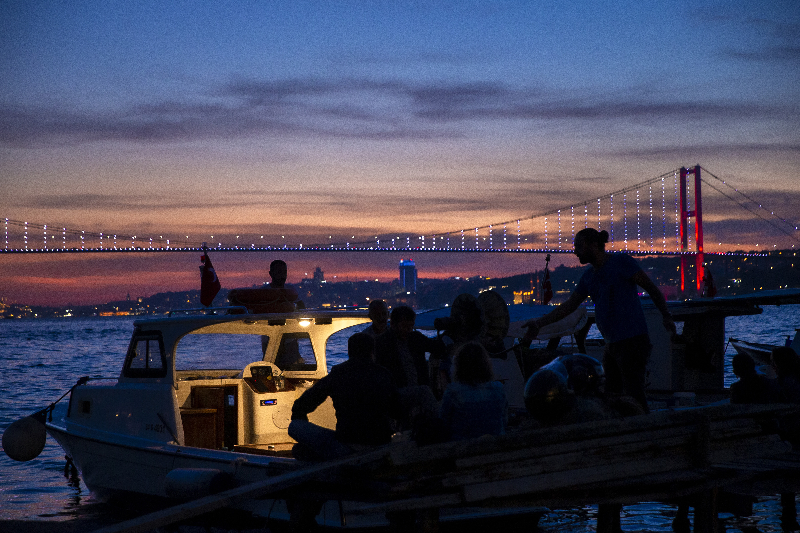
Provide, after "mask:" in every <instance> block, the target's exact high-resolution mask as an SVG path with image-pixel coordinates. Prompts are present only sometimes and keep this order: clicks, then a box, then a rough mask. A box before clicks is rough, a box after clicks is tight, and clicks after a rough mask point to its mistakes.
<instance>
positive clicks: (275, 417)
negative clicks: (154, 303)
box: [66, 311, 369, 455]
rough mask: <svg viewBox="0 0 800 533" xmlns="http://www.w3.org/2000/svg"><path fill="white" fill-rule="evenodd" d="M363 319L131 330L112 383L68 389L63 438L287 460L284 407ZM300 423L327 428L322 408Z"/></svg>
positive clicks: (182, 318)
mask: <svg viewBox="0 0 800 533" xmlns="http://www.w3.org/2000/svg"><path fill="white" fill-rule="evenodd" d="M366 322H369V319H368V318H367V316H366V313H341V312H326V311H304V312H294V313H286V314H269V315H249V314H247V315H242V314H239V315H191V314H186V315H178V316H170V317H161V318H147V319H141V320H137V321H136V322H135V323H134V332H133V337H132V339H131V342H130V345H129V347H128V351H127V355H126V357H125V361H124V364H123V368H122V372H121V374H120V377H119V380H118V382H116V383H114V384H109V383H108V382H106V383H95V382H90V384H89V385H87V386H81V387H76V388H75V389H74V390H73V393H72V397H71V402H70V409H69V415H68V417H67V419H66V423H67V424H68V426H70V427H69V429H70V431H74V432H77V433H81V432H92V431H102V432H104V433H115V434H119V435H126V436H128V437H136V438H139V439H145V440H153V441H157V442H162V443H171V444H178V445H185V446H192V447H198V448H208V449H215V450H219V449H227V450H233V451H243V452H249V453H260V454H265V455H289V454H290V450H291V446H292V444H293V441H292V439H291V438H289V436H288V433H287V429H288V427H289V422H290V420H291V409H292V404H293V403H294V400H295V399H296V398H297V397H299V396H300V395H301V394H302V393H303V392H304V391H305V390H306V389H308V388H309V387H310V386H311V385H312V384H313V383H314V382H316V381H317V380H319V379H320V378H322V377H324V376H325V375H326V374H327V373H328V372H327V358H326V347H327V346H326V345H327V342H328V340H329V338H330V336H331V335H333V334H334V333H336V332H337V331H339V330H342V329H344V328H347V327H350V326H354V325H358V324H363V323H366ZM309 420H310V421H312V422H314V423H316V424H319V425H321V426H324V427H329V428H334V427H335V423H336V418H335V414H334V410H333V405H332V403H331V401H330V399H328V401H327V402H326V403H325V404H323V405H322V406H320V408H318V409H317V410H316V411H315V412H314V413H312V414H311V416H310V417H309Z"/></svg>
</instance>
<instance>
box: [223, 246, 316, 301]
mask: <svg viewBox="0 0 800 533" xmlns="http://www.w3.org/2000/svg"><path fill="white" fill-rule="evenodd" d="M269 275H270V278H271V279H272V281H271V282H270V284H269V285H268V286H265V287H262V288H259V289H233V290H231V291H230V292H229V293H228V301H229V302H230V303H231V304H233V305H242V306H244V307H247V309H249V310H250V311H251V312H253V313H291V312H292V311H294V310H295V309H296V308H297V307H298V305H299V304H300V303H301V302H297V304H296V303H295V302H296V300H297V297H298V294H297V291H296V290H294V289H293V288H291V287H287V286H286V278H287V276H288V270H287V267H286V263H285V262H284V261H281V260H280V259H276V260H275V261H273V262H272V263H270V265H269ZM300 308H302V306H301V307H300Z"/></svg>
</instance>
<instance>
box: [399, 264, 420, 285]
mask: <svg viewBox="0 0 800 533" xmlns="http://www.w3.org/2000/svg"><path fill="white" fill-rule="evenodd" d="M400 285H402V286H403V288H404V289H405V290H406V291H407V292H417V267H416V265H414V261H413V260H412V259H401V260H400Z"/></svg>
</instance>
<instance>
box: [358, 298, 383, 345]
mask: <svg viewBox="0 0 800 533" xmlns="http://www.w3.org/2000/svg"><path fill="white" fill-rule="evenodd" d="M367 316H369V319H370V320H371V321H372V324H370V325H369V326H367V327H366V328H365V329H364V331H363V332H362V333H366V334H367V335H369V336H370V337H372V338H373V339H377V338H378V336H379V335H381V334H382V333H384V332H385V331H386V329H387V328H388V326H389V307H388V306H387V305H386V302H384V301H383V300H372V301H370V302H369V311H368V315H367Z"/></svg>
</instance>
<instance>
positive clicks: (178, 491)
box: [164, 468, 236, 501]
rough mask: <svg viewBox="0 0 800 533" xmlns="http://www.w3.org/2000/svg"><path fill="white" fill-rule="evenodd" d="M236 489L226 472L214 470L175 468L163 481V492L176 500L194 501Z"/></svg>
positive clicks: (231, 477) (233, 480) (234, 482)
mask: <svg viewBox="0 0 800 533" xmlns="http://www.w3.org/2000/svg"><path fill="white" fill-rule="evenodd" d="M234 487H236V481H235V479H234V478H233V476H232V475H231V474H230V473H228V472H223V471H222V470H217V469H216V468H176V469H174V470H171V471H170V472H169V473H168V474H167V476H166V478H165V480H164V492H165V493H166V495H167V496H168V497H170V498H174V499H176V500H183V501H187V500H196V499H197V498H203V497H205V496H210V495H211V494H216V493H218V492H223V491H226V490H229V489H232V488H234Z"/></svg>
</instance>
